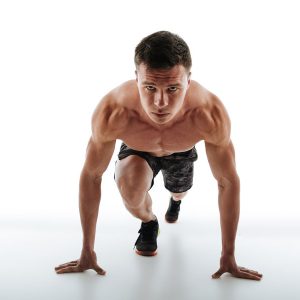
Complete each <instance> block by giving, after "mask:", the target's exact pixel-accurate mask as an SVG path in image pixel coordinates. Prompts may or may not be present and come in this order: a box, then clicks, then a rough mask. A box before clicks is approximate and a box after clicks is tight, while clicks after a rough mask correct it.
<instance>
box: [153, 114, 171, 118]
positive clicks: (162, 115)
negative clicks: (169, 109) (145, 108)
mask: <svg viewBox="0 0 300 300" xmlns="http://www.w3.org/2000/svg"><path fill="white" fill-rule="evenodd" d="M152 114H154V115H156V116H158V117H165V116H167V115H169V113H152Z"/></svg>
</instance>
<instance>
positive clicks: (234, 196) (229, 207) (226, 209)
mask: <svg viewBox="0 0 300 300" xmlns="http://www.w3.org/2000/svg"><path fill="white" fill-rule="evenodd" d="M219 210H220V222H221V232H222V255H232V254H234V250H235V237H236V232H237V226H238V222H239V215H240V183H239V181H237V182H236V183H232V184H227V185H224V186H219Z"/></svg>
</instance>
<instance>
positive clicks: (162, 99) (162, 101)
mask: <svg viewBox="0 0 300 300" xmlns="http://www.w3.org/2000/svg"><path fill="white" fill-rule="evenodd" d="M154 105H155V106H157V107H158V108H163V107H165V106H167V105H168V98H167V97H166V96H165V95H164V93H163V92H161V93H159V94H158V95H157V96H156V97H155V99H154Z"/></svg>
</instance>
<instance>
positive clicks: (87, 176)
mask: <svg viewBox="0 0 300 300" xmlns="http://www.w3.org/2000/svg"><path fill="white" fill-rule="evenodd" d="M80 178H81V179H83V180H88V181H90V182H93V183H95V184H101V181H102V174H95V173H92V172H88V171H86V170H84V169H83V170H82V172H81V175H80Z"/></svg>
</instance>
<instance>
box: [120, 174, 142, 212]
mask: <svg viewBox="0 0 300 300" xmlns="http://www.w3.org/2000/svg"><path fill="white" fill-rule="evenodd" d="M123 179H124V178H123ZM123 179H122V177H121V178H119V179H118V180H117V182H116V183H117V186H118V189H119V191H120V194H121V197H122V199H123V201H124V204H125V205H126V206H127V207H129V208H138V207H139V206H140V205H141V204H142V203H143V201H144V200H145V196H146V193H147V190H146V189H144V188H143V187H138V186H136V185H133V184H130V182H128V181H126V180H123Z"/></svg>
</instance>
